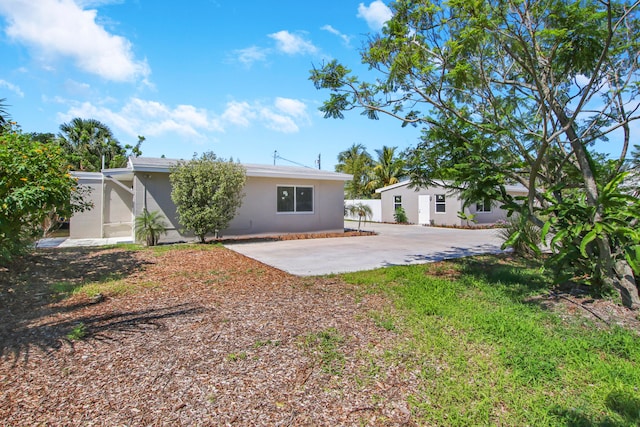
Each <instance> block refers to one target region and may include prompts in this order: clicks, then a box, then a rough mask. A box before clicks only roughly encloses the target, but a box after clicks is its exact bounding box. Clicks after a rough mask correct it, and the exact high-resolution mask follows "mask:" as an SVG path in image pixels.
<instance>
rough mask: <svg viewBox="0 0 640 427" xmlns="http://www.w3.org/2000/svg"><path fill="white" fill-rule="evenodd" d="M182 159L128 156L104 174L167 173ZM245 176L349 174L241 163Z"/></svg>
mask: <svg viewBox="0 0 640 427" xmlns="http://www.w3.org/2000/svg"><path fill="white" fill-rule="evenodd" d="M180 161H183V160H178V159H165V158H157V157H130V158H129V162H128V165H127V168H125V169H106V170H104V171H103V172H105V173H106V174H116V175H117V174H118V173H124V172H125V171H126V172H129V173H131V172H159V173H168V172H169V171H170V170H171V167H173V166H175V165H176V164H177V163H178V162H180ZM242 166H244V168H245V170H246V173H247V176H249V177H264V178H292V179H313V180H323V181H348V180H350V179H351V178H352V177H351V175H348V174H344V173H338V172H330V171H323V170H319V169H312V168H302V167H293V166H276V165H273V166H272V165H256V164H242Z"/></svg>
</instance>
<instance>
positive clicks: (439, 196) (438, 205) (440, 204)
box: [436, 194, 447, 212]
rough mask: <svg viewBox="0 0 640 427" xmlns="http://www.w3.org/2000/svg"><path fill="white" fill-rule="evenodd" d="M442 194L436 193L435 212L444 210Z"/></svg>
mask: <svg viewBox="0 0 640 427" xmlns="http://www.w3.org/2000/svg"><path fill="white" fill-rule="evenodd" d="M446 211H447V210H446V205H445V198H444V194H436V212H446Z"/></svg>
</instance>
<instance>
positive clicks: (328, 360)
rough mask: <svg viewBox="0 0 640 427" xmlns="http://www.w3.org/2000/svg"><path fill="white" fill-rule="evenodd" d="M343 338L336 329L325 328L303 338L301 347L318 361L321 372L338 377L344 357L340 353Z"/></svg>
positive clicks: (342, 367) (342, 366)
mask: <svg viewBox="0 0 640 427" xmlns="http://www.w3.org/2000/svg"><path fill="white" fill-rule="evenodd" d="M343 342H344V337H343V336H342V335H341V334H340V332H339V331H338V330H337V329H336V328H327V329H324V330H322V331H319V332H316V333H310V334H307V335H305V336H304V339H303V342H302V346H303V347H304V348H306V349H307V350H308V351H310V352H311V353H312V354H314V355H315V356H316V357H317V358H318V359H319V361H320V366H321V368H322V371H323V372H325V373H327V374H330V375H340V374H342V371H343V369H344V364H345V356H344V353H343V352H342V351H340V344H342V343H343Z"/></svg>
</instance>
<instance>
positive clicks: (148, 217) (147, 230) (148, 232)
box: [135, 209, 167, 246]
mask: <svg viewBox="0 0 640 427" xmlns="http://www.w3.org/2000/svg"><path fill="white" fill-rule="evenodd" d="M135 222H136V240H140V241H144V242H145V243H146V244H147V246H155V245H157V244H158V239H159V238H160V235H162V234H167V223H166V222H165V220H164V216H163V215H162V214H161V213H160V212H159V211H153V212H149V211H148V210H146V209H144V210H143V211H142V213H141V214H140V215H138V216H136V221H135Z"/></svg>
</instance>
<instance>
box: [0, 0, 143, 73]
mask: <svg viewBox="0 0 640 427" xmlns="http://www.w3.org/2000/svg"><path fill="white" fill-rule="evenodd" d="M99 3H104V2H99ZM92 4H96V2H93V3H92ZM0 13H1V14H3V15H4V16H5V17H6V20H7V24H8V26H7V27H6V29H5V32H6V34H7V36H9V37H10V38H11V39H14V40H16V41H18V42H21V43H24V44H27V45H29V46H31V47H33V48H34V49H36V50H37V52H38V53H39V54H42V55H43V56H45V57H47V58H57V57H67V58H71V59H73V60H74V61H75V63H76V65H77V66H78V67H79V68H81V69H82V70H84V71H86V72H88V73H91V74H96V75H98V76H100V77H102V78H104V79H107V80H112V81H135V80H138V79H142V80H146V78H147V77H148V76H149V74H150V72H151V71H150V69H149V66H148V65H147V62H146V61H140V60H136V58H135V57H134V54H133V51H132V45H131V42H130V41H129V40H127V39H126V38H124V37H121V36H117V35H114V34H111V33H109V32H108V31H106V30H105V28H104V27H103V26H102V25H100V24H98V23H97V22H96V17H97V14H98V12H97V11H96V10H94V9H88V10H85V9H82V8H81V7H80V6H79V5H78V4H76V3H74V2H73V1H72V0H38V2H37V4H36V3H34V1H33V0H2V1H0ZM47 66H49V67H50V65H49V64H47Z"/></svg>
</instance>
